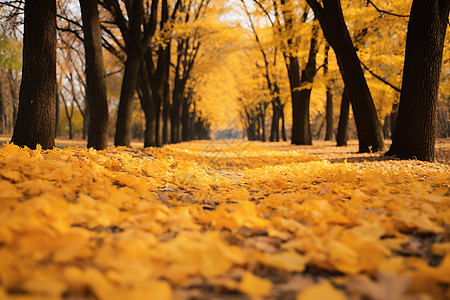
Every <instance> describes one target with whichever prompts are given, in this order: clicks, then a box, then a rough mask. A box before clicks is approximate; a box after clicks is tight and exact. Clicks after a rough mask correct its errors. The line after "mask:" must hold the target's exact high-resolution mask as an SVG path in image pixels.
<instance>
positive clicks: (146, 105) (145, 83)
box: [138, 61, 157, 147]
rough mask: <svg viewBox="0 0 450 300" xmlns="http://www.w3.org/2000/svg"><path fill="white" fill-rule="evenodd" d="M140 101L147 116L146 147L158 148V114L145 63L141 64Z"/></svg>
mask: <svg viewBox="0 0 450 300" xmlns="http://www.w3.org/2000/svg"><path fill="white" fill-rule="evenodd" d="M138 87H139V89H138V90H139V91H140V93H139V99H140V100H141V107H142V109H143V110H144V114H145V133H144V147H155V146H156V130H155V128H156V122H157V118H156V113H155V104H154V98H153V94H152V90H151V86H150V79H149V77H148V73H147V70H146V67H145V62H144V61H142V62H141V66H140V71H139V80H138Z"/></svg>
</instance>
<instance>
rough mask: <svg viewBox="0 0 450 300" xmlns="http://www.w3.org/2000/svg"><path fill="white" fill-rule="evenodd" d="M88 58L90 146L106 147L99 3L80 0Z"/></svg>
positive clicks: (105, 114)
mask: <svg viewBox="0 0 450 300" xmlns="http://www.w3.org/2000/svg"><path fill="white" fill-rule="evenodd" d="M80 6H81V16H82V20H83V34H84V48H85V55H86V70H85V72H86V101H87V106H88V111H89V125H88V141H87V146H88V147H93V148H95V149H98V150H101V149H104V148H106V147H107V135H108V101H107V97H106V83H105V71H104V66H103V53H102V43H101V32H100V20H99V13H98V7H97V1H92V0H80Z"/></svg>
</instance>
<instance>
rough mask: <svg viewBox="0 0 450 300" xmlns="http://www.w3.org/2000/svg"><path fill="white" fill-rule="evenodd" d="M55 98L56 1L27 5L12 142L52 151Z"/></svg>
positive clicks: (47, 0) (27, 3)
mask: <svg viewBox="0 0 450 300" xmlns="http://www.w3.org/2000/svg"><path fill="white" fill-rule="evenodd" d="M55 97H56V0H42V1H26V3H25V21H24V41H23V68H22V83H21V86H20V94H19V111H18V115H17V121H16V125H15V127H14V133H13V136H12V139H11V142H13V143H14V144H16V145H19V146H28V147H29V148H32V149H34V148H36V145H37V144H40V145H41V146H42V148H44V149H50V148H53V147H54V145H55V106H56V101H55Z"/></svg>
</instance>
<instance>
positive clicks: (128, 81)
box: [114, 0, 143, 147]
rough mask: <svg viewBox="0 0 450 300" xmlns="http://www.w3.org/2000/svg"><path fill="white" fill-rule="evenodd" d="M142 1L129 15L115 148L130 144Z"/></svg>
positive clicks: (140, 52) (138, 0)
mask: <svg viewBox="0 0 450 300" xmlns="http://www.w3.org/2000/svg"><path fill="white" fill-rule="evenodd" d="M142 1H143V0H135V1H133V5H132V8H131V15H130V21H129V23H130V25H129V27H130V30H129V39H128V41H127V43H126V44H127V45H126V47H127V61H126V62H125V72H124V75H123V82H122V89H121V92H120V102H119V110H118V112H117V123H116V134H115V137H114V145H115V146H127V147H129V146H130V144H131V125H132V119H131V113H132V107H133V100H134V95H135V89H136V84H137V80H138V73H139V65H140V64H141V59H142V49H141V21H142V13H143V4H142Z"/></svg>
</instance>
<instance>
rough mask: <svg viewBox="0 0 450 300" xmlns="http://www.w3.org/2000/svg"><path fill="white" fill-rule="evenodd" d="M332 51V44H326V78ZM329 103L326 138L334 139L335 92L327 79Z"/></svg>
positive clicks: (324, 68) (326, 109) (326, 111)
mask: <svg viewBox="0 0 450 300" xmlns="http://www.w3.org/2000/svg"><path fill="white" fill-rule="evenodd" d="M329 51H330V45H329V44H326V45H325V58H324V61H323V75H324V77H325V79H326V76H327V74H328V54H329ZM326 89H327V92H326V93H327V103H326V106H325V120H326V131H325V140H326V141H331V140H332V139H333V128H334V127H333V94H332V93H331V88H330V83H329V82H328V81H327V84H326Z"/></svg>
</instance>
